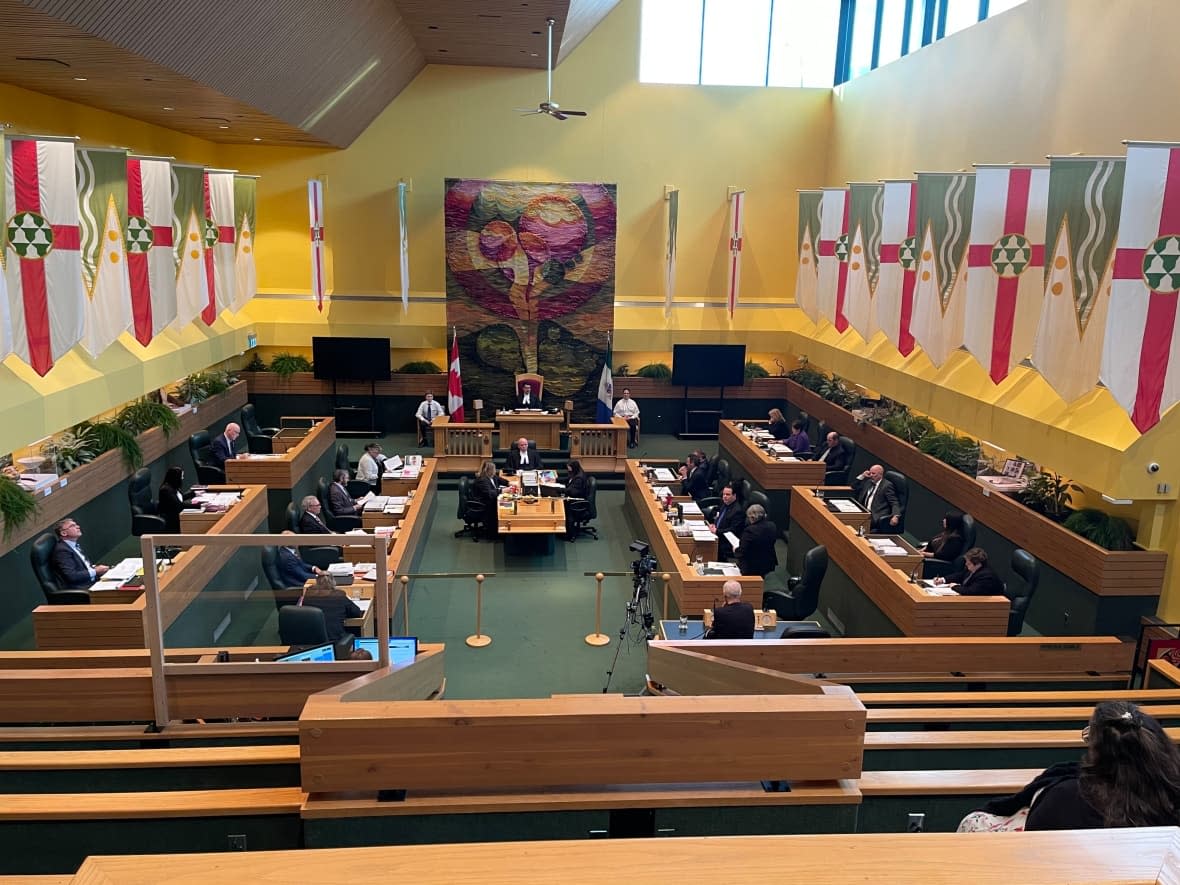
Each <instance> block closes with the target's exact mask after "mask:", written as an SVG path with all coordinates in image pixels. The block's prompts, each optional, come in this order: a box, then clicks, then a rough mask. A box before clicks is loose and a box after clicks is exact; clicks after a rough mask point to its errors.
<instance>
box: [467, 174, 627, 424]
mask: <svg viewBox="0 0 1180 885" xmlns="http://www.w3.org/2000/svg"><path fill="white" fill-rule="evenodd" d="M615 192H616V188H615V185H613V184H561V183H537V182H515V181H488V180H481V179H453V178H451V179H447V181H446V199H445V227H446V261H447V324H448V325H452V326H455V327H456V328H457V329H458V334H459V353H460V360H461V363H462V367H463V389H464V392H465V394H466V398H467V399H468V400H472V399H476V398H479V399H483V400H484V401H485V403H486V404H487V405H486V406H485V408H493V407H504V406H508V405H509V404H510V403H511V401H512V399H513V393H514V377H515V375H516V373H517V372H537V373H539V374H541V375H543V376H544V378H545V388H544V402H545V405H546V406H547V407H553V408H560V407H561V405H562V403H563V402H564V401H565V400H573V401H574V410H575V414H576V416H577V417H578V418H579V419H583V420H592V419H590V418H587V417H586V416H592V415H593V414H594V403H595V399H596V396H597V389H598V379H599V374H600V373H601V371H602V363H603V360H604V359H605V357H606V350H607V336H608V334H609V333H610V331H611V329H612V327H613V325H614V294H615V231H616V200H615Z"/></svg>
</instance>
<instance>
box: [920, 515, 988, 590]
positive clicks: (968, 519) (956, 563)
mask: <svg viewBox="0 0 1180 885" xmlns="http://www.w3.org/2000/svg"><path fill="white" fill-rule="evenodd" d="M974 546H975V517H973V516H972V515H971V514H970V513H964V514H963V552H964V553H966V552H967V551H968V550H970V549H971V548H972V547H974ZM962 570H963V556H962V554H960V555H959V556H958V557H956V558H955V559H954V560H949V559H939V558H938V557H936V556H933V557H931V558H930V559H927V560H926V562H925V563H923V565H922V576H923V577H925V578H945V577H946V576H947V575H953V574H955V573H956V572H961V571H962Z"/></svg>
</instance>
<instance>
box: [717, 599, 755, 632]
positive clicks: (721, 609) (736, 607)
mask: <svg viewBox="0 0 1180 885" xmlns="http://www.w3.org/2000/svg"><path fill="white" fill-rule="evenodd" d="M705 638H706V639H753V638H754V606H752V605H750V603H748V602H729V603H726V604H725V605H720V606H718V607H717V608H715V609H713V628H712V629H711V630H710V631H709V632H708V634H707V635H706V636H705Z"/></svg>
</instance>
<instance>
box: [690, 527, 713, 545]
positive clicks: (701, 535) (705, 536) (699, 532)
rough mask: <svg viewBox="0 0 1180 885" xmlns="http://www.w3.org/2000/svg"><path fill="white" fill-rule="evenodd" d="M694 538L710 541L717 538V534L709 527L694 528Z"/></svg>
mask: <svg viewBox="0 0 1180 885" xmlns="http://www.w3.org/2000/svg"><path fill="white" fill-rule="evenodd" d="M692 539H693V540H694V541H702V542H706V543H707V542H709V541H713V540H716V536H715V535H714V534H713V533H712V532H711V531H709V530H708V529H693V530H692Z"/></svg>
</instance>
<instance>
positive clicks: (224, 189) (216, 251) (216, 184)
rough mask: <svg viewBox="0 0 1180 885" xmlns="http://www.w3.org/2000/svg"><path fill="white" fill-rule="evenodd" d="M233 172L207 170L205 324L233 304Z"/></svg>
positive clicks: (203, 311) (202, 314) (209, 322)
mask: <svg viewBox="0 0 1180 885" xmlns="http://www.w3.org/2000/svg"><path fill="white" fill-rule="evenodd" d="M234 234H235V230H234V174H233V172H226V171H223V170H214V169H207V170H205V284H206V286H207V288H208V300H207V301H206V303H205V307H204V309H202V311H201V319H202V320H203V321H204V322H205V325H207V326H211V325H213V323H214V321H215V320H216V319H217V315H218V314H219V313H221V312H222V311H223V310H226V309H228V308H229V307H230V305H231V304H232V303H233V298H234V288H235V286H236V281H235V279H234Z"/></svg>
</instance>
